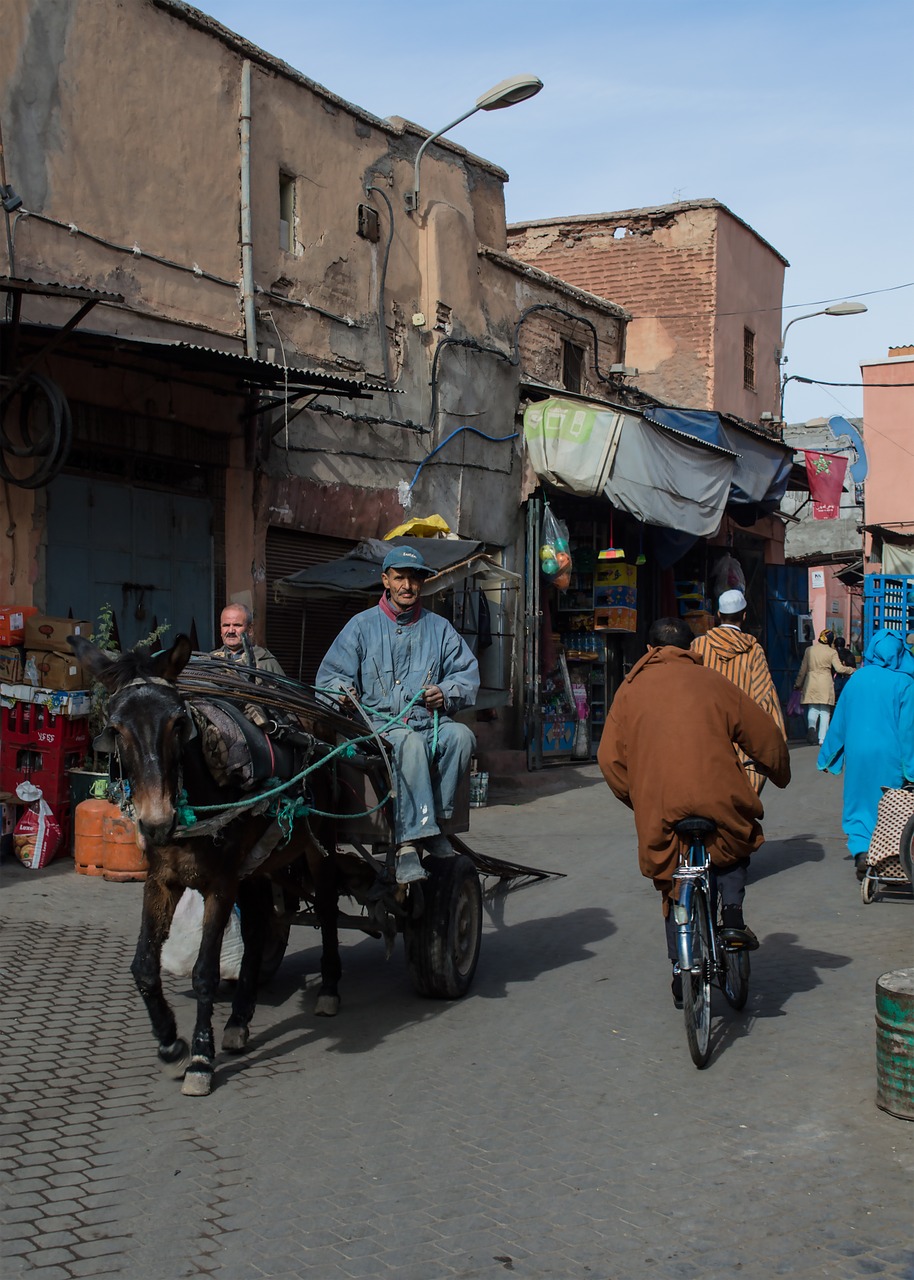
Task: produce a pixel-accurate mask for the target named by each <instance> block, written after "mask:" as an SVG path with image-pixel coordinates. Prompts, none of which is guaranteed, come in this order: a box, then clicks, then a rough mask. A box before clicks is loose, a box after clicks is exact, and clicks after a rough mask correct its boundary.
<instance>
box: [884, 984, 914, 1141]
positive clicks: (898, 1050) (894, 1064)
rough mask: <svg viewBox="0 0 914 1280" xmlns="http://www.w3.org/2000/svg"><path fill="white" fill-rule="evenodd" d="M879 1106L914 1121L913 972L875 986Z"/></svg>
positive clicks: (894, 1114)
mask: <svg viewBox="0 0 914 1280" xmlns="http://www.w3.org/2000/svg"><path fill="white" fill-rule="evenodd" d="M876 1106H877V1107H880V1108H881V1109H882V1110H883V1111H888V1113H889V1115H893V1116H899V1117H900V1118H901V1119H902V1120H914V969H896V970H895V972H894V973H884V974H883V975H882V977H881V978H880V979H879V981H878V982H877V983H876Z"/></svg>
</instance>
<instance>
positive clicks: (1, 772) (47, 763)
mask: <svg viewBox="0 0 914 1280" xmlns="http://www.w3.org/2000/svg"><path fill="white" fill-rule="evenodd" d="M84 755H85V751H84V749H83V748H82V747H78V748H77V749H75V750H73V749H70V750H65V749H63V747H62V745H59V746H57V747H53V748H50V749H46V750H41V749H39V748H36V747H33V746H28V745H22V744H19V743H7V742H4V744H3V749H2V752H0V791H6V792H8V793H9V794H10V795H15V794H16V788H17V787H18V786H19V784H20V783H21V782H31V783H33V784H34V785H35V786H36V787H40V788H41V794H42V795H43V796H44V798H45V800H47V802H48V804H49V805H50V806H51V808H52V809H54V810H55V811H56V809H57V807H58V806H60V805H68V804H69V802H70V780H69V777H68V770H70V769H77V768H79V766H80V764H82V761H83V758H84Z"/></svg>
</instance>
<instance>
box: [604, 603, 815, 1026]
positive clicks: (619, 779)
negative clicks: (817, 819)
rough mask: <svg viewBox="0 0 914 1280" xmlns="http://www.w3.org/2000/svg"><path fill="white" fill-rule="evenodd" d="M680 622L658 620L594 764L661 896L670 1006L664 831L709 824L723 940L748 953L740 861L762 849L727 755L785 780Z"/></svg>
mask: <svg viewBox="0 0 914 1280" xmlns="http://www.w3.org/2000/svg"><path fill="white" fill-rule="evenodd" d="M692 639H693V636H692V632H691V631H690V629H689V627H688V625H687V624H686V623H685V622H684V621H683V620H682V619H681V618H659V619H658V620H657V621H656V622H654V624H653V625H652V626H651V628H650V631H649V632H648V645H647V653H646V654H645V656H644V657H643V658H641V659H640V660H639V661H638V662H637V663H636V664H635V666H634V667H633V668H632V670H631V671H630V672H629V674H628V675H627V676H626V678H625V680H624V681H623V683H622V685H621V686H620V688H619V691H618V692H617V694H616V696H615V698H614V700H613V703H612V706H611V708H610V711H609V716H608V717H607V720H606V726H605V728H604V730H603V737H602V739H601V741H600V748H599V751H598V753H597V760H598V762H599V765H600V768H601V769H602V771H603V776H604V778H605V779H606V781H607V782H608V783H609V786H610V788H611V789H612V791H613V792H614V794H615V795H616V796H617V797H618V798H619V799H620V800H621V801H623V803H624V804H627V805H628V806H629V808H631V809H633V810H634V814H635V827H636V829H637V832H638V862H639V866H640V868H641V874H642V875H643V876H646V877H648V878H649V879H651V880H653V882H654V887H655V888H656V889H658V890H659V891H660V893H661V895H662V908H663V916H664V921H665V926H666V936H667V951H668V954H669V957H670V960H671V961H672V962H673V965H674V971H673V1000H674V1002H675V1003H676V1005H677V1007H678V1006H679V1005H680V1004H681V1000H682V978H681V976H680V975H679V973H678V972H677V970H676V967H675V966H676V932H675V925H674V923H673V920H672V913H671V912H670V892H671V889H672V883H673V872H674V871H675V870H676V867H677V865H678V863H679V853H680V839H679V837H678V836H677V835H676V833H675V831H674V830H673V824H674V823H676V822H678V821H679V820H680V819H681V818H686V817H689V816H690V815H693V814H698V815H700V816H701V817H703V818H709V819H710V820H711V821H712V822H714V823H716V825H717V830H716V832H715V834H714V835H713V836H710V837H709V839H708V841H707V847H708V853H709V855H710V858H711V863H712V865H713V867H714V869H715V872H716V875H717V884H718V891H719V893H720V897H721V904H722V915H723V930H722V934H721V936H722V937H723V938H724V940H726V941H729V942H735V943H738V944H740V945H742V946H744V947H747V948H748V949H750V950H755V949H756V948H757V947H758V939H757V938H756V936H755V934H754V933H753V932H752V930H751V929H749V928H747V927H746V923H745V920H744V918H743V899H744V897H745V891H746V878H747V872H748V868H749V855H750V854H751V853H753V852H754V851H755V850H756V849H757V848H758V847H759V845H760V844H761V843H762V840H763V835H762V828H761V826H760V824H759V819H760V818H761V817H762V816H763V813H764V810H763V808H762V802H761V800H760V799H759V797H758V795H757V794H756V792H755V790H754V788H753V786H752V784H751V783H750V781H749V778H748V776H747V774H746V770H745V768H744V767H743V765H742V763H741V762H740V759H739V757H738V756H737V754H736V752H735V751H734V750H733V748H734V746H738V747H741V748H742V750H743V751H744V752H745V753H746V755H748V756H749V758H750V759H751V760H752V761H753V762H754V764H755V765H756V767H757V768H758V769H759V770H760V771H761V772H762V773H763V774H765V775H766V776H767V777H769V778H770V779H771V781H772V782H773V783H774V784H775V786H777V787H786V786H787V784H788V782H789V781H790V758H789V755H788V753H787V743H786V741H785V739H784V735H783V734H782V733H781V730H780V728H779V726H778V725H777V723H776V722H775V721H774V719H773V718H772V717H771V716H770V715H769V714H768V712H767V711H763V710H762V708H761V707H760V706H759V705H758V703H756V702H754V701H753V700H752V698H750V697H749V695H748V694H746V693H743V691H742V690H741V689H739V688H738V687H737V686H736V685H735V684H734V683H733V682H732V681H731V680H728V679H727V677H726V676H723V675H721V674H720V673H719V672H717V671H712V670H710V668H708V667H705V666H704V665H703V664H702V660H701V657H700V655H698V654H697V653H693V652H692V651H691V650H690V645H691V643H692Z"/></svg>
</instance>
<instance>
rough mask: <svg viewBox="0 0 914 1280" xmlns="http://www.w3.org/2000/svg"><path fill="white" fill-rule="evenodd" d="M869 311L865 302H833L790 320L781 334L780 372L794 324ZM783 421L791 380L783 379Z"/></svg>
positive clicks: (857, 314) (778, 355) (778, 357)
mask: <svg viewBox="0 0 914 1280" xmlns="http://www.w3.org/2000/svg"><path fill="white" fill-rule="evenodd" d="M866 310H867V306H866V303H865V302H833V303H832V305H831V306H830V307H824V308H823V309H822V310H821V311H810V312H808V313H807V314H806V315H805V316H794V318H793V319H792V320H788V321H787V323H786V325H785V326H784V332H783V333H782V334H781V345H780V346H779V347H778V353H777V366H778V372H780V371H781V370H782V369H783V367H784V365H785V364H786V363H787V359H786V357H785V355H784V344H785V342H786V341H787V330H788V329H789V328H790V326H791V325H792V324H796V323H797V321H798V320H812V318H813V317H814V316H859V315H862V314H863V312H864V311H866ZM780 381H781V411H780V417H781V421H782V422H783V421H784V392H785V390H786V389H787V383H788V382H789V381H790V379H789V378H787V377H784V376H782V377H781V380H780Z"/></svg>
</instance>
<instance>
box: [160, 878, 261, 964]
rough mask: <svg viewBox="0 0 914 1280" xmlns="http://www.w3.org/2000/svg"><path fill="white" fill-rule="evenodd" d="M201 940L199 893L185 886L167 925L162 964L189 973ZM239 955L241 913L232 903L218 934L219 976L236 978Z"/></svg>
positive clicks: (241, 951) (201, 926) (200, 898)
mask: <svg viewBox="0 0 914 1280" xmlns="http://www.w3.org/2000/svg"><path fill="white" fill-rule="evenodd" d="M202 941H203V895H202V894H200V893H198V892H197V890H196V889H185V890H184V892H183V893H182V894H181V897H180V898H179V899H178V905H177V906H176V907H175V914H174V916H173V918H172V921H171V929H170V931H169V934H168V937H167V938H166V939H165V942H164V945H163V947H162V968H163V969H165V970H166V971H167V972H168V973H173V974H175V976H176V977H178V978H187V977H190V975H191V974H192V973H193V971H194V965H195V964H196V963H197V956H198V955H199V954H200V943H201V942H202ZM243 955H244V943H243V942H242V940H241V917H240V915H239V912H238V908H237V906H235V907H232V914H231V915H230V916H229V919H228V924H227V925H226V926H225V933H224V934H223V935H222V951H221V953H220V957H219V976H220V978H223V979H226V978H237V977H238V975H239V973H240V972H241V957H242V956H243Z"/></svg>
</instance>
